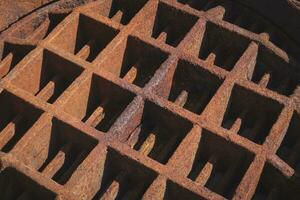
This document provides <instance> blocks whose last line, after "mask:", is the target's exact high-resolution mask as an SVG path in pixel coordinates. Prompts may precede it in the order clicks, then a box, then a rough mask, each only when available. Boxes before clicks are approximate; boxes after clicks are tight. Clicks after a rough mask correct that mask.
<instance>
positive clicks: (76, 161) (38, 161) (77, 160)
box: [20, 118, 98, 184]
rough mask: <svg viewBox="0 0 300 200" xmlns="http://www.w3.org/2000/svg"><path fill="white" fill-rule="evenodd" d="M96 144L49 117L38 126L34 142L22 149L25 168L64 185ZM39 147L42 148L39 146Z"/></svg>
mask: <svg viewBox="0 0 300 200" xmlns="http://www.w3.org/2000/svg"><path fill="white" fill-rule="evenodd" d="M97 143H98V141H97V140H96V139H94V138H92V137H90V136H89V135H87V134H85V133H83V132H81V131H80V130H78V129H76V128H74V127H72V126H70V125H68V124H66V123H64V122H62V121H60V120H58V119H56V118H53V119H52V120H51V121H50V122H49V123H46V124H45V125H43V126H40V128H39V130H38V131H37V133H36V135H35V139H34V140H32V141H31V142H30V144H28V145H27V146H25V147H24V148H23V149H22V154H21V155H26V156H25V157H26V158H24V157H23V156H21V158H20V159H21V160H22V159H23V160H24V162H25V163H26V164H27V165H30V166H31V167H33V168H34V169H36V170H38V171H39V172H41V173H43V175H44V176H46V177H48V178H51V179H53V180H54V181H56V182H57V183H59V184H65V183H66V182H67V181H68V180H69V179H70V177H71V176H72V174H73V173H74V172H75V171H76V169H77V167H78V166H79V165H80V164H81V163H82V162H83V161H84V159H85V158H86V157H87V156H88V154H89V153H90V152H91V151H92V149H93V148H95V146H96V145H97ZM41 144H42V145H41Z"/></svg>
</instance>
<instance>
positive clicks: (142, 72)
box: [103, 37, 168, 87]
mask: <svg viewBox="0 0 300 200" xmlns="http://www.w3.org/2000/svg"><path fill="white" fill-rule="evenodd" d="M119 48H124V49H121V50H120V51H121V52H120V53H116V55H121V56H122V57H121V58H120V57H119V56H116V55H113V57H109V58H108V59H107V61H106V62H105V64H104V65H103V66H104V68H105V69H107V70H108V71H110V72H112V73H114V74H116V75H117V76H119V77H121V78H122V79H124V80H126V81H128V82H129V83H133V84H135V85H137V86H139V87H144V86H145V85H146V84H147V83H148V82H149V81H150V80H151V78H152V77H153V75H154V73H155V72H156V70H157V69H158V68H159V67H160V65H161V64H162V63H163V62H164V61H165V60H166V59H167V56H168V54H167V53H165V52H162V51H161V50H160V49H159V48H156V47H154V46H152V45H149V44H147V43H145V42H143V41H141V40H139V39H137V38H134V37H129V38H128V40H127V43H126V46H125V45H120V47H119ZM117 52H118V51H117Z"/></svg>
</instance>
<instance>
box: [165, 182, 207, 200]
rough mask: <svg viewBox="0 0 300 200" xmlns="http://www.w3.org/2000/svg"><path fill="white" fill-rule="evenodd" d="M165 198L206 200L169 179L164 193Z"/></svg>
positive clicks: (166, 199)
mask: <svg viewBox="0 0 300 200" xmlns="http://www.w3.org/2000/svg"><path fill="white" fill-rule="evenodd" d="M163 199H164V200H173V199H189V200H205V199H204V198H202V197H201V196H199V195H197V194H195V193H193V192H191V191H189V190H188V189H186V188H184V187H182V186H180V185H178V184H177V183H175V182H173V181H171V180H168V181H167V187H166V191H165V194H164V198H163Z"/></svg>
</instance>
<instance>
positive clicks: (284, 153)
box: [277, 111, 300, 172]
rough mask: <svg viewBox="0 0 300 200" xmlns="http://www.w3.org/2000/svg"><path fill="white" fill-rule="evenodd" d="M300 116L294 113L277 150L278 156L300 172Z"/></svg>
mask: <svg viewBox="0 0 300 200" xmlns="http://www.w3.org/2000/svg"><path fill="white" fill-rule="evenodd" d="M299 130H300V115H299V113H297V112H296V111H294V114H293V117H292V119H291V121H290V124H289V127H288V130H287V132H286V134H285V136H284V138H283V141H282V143H281V145H280V147H279V149H278V150H277V155H278V156H279V157H280V158H281V159H282V160H284V161H285V162H286V163H288V164H289V165H290V166H291V167H293V168H294V169H295V171H297V172H300V148H299V145H300V134H299Z"/></svg>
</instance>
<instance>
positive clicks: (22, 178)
mask: <svg viewBox="0 0 300 200" xmlns="http://www.w3.org/2000/svg"><path fill="white" fill-rule="evenodd" d="M0 193H1V199H44V200H54V199H56V196H57V195H56V194H55V193H53V192H52V191H50V190H48V189H46V188H45V187H43V186H42V185H40V184H39V183H37V182H35V181H34V180H32V179H30V178H29V177H27V176H26V175H25V174H23V173H21V172H19V171H17V170H16V169H14V168H10V167H9V168H5V169H4V170H3V171H2V172H1V174H0Z"/></svg>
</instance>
